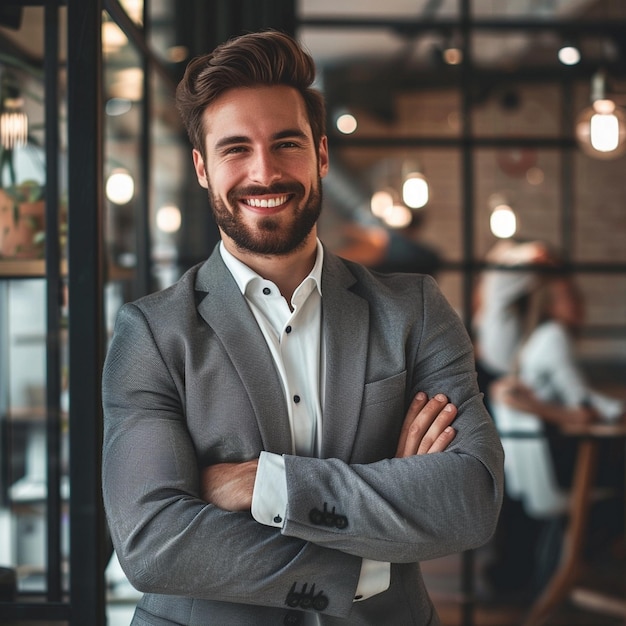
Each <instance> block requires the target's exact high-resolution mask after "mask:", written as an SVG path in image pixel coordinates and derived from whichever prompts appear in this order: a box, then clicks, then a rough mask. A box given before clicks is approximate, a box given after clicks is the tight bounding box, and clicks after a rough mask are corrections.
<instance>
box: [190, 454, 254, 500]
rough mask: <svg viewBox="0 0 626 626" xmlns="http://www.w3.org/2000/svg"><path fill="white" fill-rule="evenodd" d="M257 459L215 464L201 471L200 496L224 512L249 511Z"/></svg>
mask: <svg viewBox="0 0 626 626" xmlns="http://www.w3.org/2000/svg"><path fill="white" fill-rule="evenodd" d="M258 464H259V461H258V459H253V460H252V461H245V462H243V463H217V464H216V465H209V466H208V467H205V468H204V469H203V470H202V473H201V476H200V481H201V485H200V490H201V491H200V495H201V497H202V499H203V500H206V502H210V503H211V504H214V505H215V506H217V507H219V508H220V509H224V510H225V511H249V510H250V507H251V506H252V491H253V489H254V480H255V478H256V470H257V466H258Z"/></svg>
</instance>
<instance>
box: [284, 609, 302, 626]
mask: <svg viewBox="0 0 626 626" xmlns="http://www.w3.org/2000/svg"><path fill="white" fill-rule="evenodd" d="M301 623H302V613H299V612H298V611H289V612H288V613H287V615H285V619H284V620H283V624H284V625H285V626H299V625H300V624H301Z"/></svg>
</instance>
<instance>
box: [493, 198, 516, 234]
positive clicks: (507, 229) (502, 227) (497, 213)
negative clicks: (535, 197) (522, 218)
mask: <svg viewBox="0 0 626 626" xmlns="http://www.w3.org/2000/svg"><path fill="white" fill-rule="evenodd" d="M489 227H490V228H491V232H492V233H493V234H494V235H495V236H496V237H498V238H499V239H508V238H509V237H512V236H513V235H514V234H515V231H516V230H517V218H516V217H515V212H514V211H513V209H512V208H511V207H510V206H508V205H506V204H501V205H499V206H497V207H496V208H495V209H494V210H493V212H492V213H491V217H490V219H489Z"/></svg>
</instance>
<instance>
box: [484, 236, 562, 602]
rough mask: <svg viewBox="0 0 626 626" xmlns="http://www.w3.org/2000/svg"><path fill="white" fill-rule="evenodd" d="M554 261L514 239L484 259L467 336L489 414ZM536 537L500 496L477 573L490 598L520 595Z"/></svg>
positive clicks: (545, 251) (538, 246) (516, 507)
mask: <svg viewBox="0 0 626 626" xmlns="http://www.w3.org/2000/svg"><path fill="white" fill-rule="evenodd" d="M554 257H555V255H554V253H553V252H552V250H551V249H550V247H549V246H548V245H547V244H546V243H545V242H543V241H540V240H531V241H519V240H515V239H502V240H499V241H498V242H497V243H496V244H495V245H494V246H493V247H492V248H491V249H490V250H489V251H488V252H487V254H486V255H485V261H486V263H487V264H488V267H487V268H486V269H485V270H484V271H483V272H482V274H481V275H480V276H479V278H478V281H477V284H476V287H475V289H474V302H473V306H474V311H473V319H472V330H473V340H474V350H475V358H476V370H477V374H478V385H479V387H480V390H481V391H482V393H483V397H484V402H485V405H486V407H487V409H488V410H491V405H490V389H491V385H492V383H493V382H494V381H496V380H498V379H500V378H502V377H503V376H506V375H508V374H511V373H512V371H513V368H514V365H515V360H516V355H517V352H518V350H519V347H520V345H521V342H522V339H523V334H524V331H523V325H524V314H525V307H526V305H527V302H528V294H529V292H530V291H531V290H532V289H533V288H534V287H535V285H536V284H537V281H538V274H537V273H536V272H535V266H551V265H554ZM505 480H506V476H505ZM538 532H539V526H538V524H537V523H536V522H535V520H533V519H531V518H530V517H529V516H528V515H527V514H526V512H525V511H524V509H523V507H522V506H521V503H520V502H519V501H517V500H515V499H512V498H510V497H509V496H508V494H507V493H506V490H505V493H504V499H503V502H502V508H501V511H500V518H499V521H498V527H497V529H496V533H495V536H494V538H493V541H492V543H491V550H492V554H491V557H490V559H489V561H488V562H487V564H486V566H485V567H484V569H483V572H482V573H483V577H484V579H485V580H486V582H487V583H488V592H489V593H494V594H496V597H498V598H499V597H501V595H502V594H503V593H507V594H512V597H513V596H518V595H519V594H520V593H521V594H522V595H523V594H524V593H525V590H526V589H527V586H528V584H529V581H530V579H531V577H532V574H533V567H534V562H533V558H532V555H531V554H530V553H529V551H528V550H527V549H526V545H527V544H529V543H534V542H535V540H536V536H537V533H538ZM512 563H514V564H515V565H514V566H511V564H512Z"/></svg>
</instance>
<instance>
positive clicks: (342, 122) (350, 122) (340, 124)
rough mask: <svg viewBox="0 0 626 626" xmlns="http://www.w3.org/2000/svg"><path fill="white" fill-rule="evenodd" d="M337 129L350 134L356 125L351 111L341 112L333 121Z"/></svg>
mask: <svg viewBox="0 0 626 626" xmlns="http://www.w3.org/2000/svg"><path fill="white" fill-rule="evenodd" d="M335 124H336V126H337V130H338V131H339V132H340V133H343V134H344V135H351V134H352V133H353V132H354V131H355V130H356V129H357V126H358V122H357V120H356V117H354V115H352V114H351V113H342V114H341V115H339V117H337V120H336V121H335Z"/></svg>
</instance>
